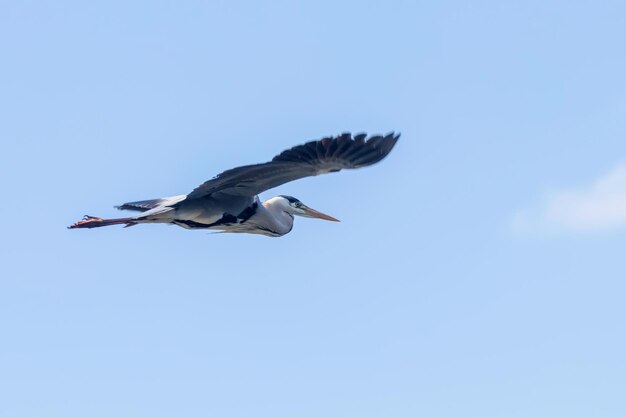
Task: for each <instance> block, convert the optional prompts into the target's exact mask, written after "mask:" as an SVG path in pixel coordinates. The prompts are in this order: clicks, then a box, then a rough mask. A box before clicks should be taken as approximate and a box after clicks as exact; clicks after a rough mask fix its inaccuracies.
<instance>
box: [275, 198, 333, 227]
mask: <svg viewBox="0 0 626 417" xmlns="http://www.w3.org/2000/svg"><path fill="white" fill-rule="evenodd" d="M272 200H273V201H272ZM270 201H272V203H274V204H276V205H278V206H279V207H280V208H281V209H282V210H283V211H285V212H287V213H289V214H291V215H294V216H302V217H311V218H314V219H322V220H330V221H331V222H338V221H339V220H337V219H335V218H334V217H332V216H329V215H328V214H324V213H320V212H319V211H317V210H314V209H312V208H311V207H308V206H306V205H305V204H304V203H303V202H302V201H300V200H298V199H297V198H295V197H291V196H289V195H279V196H278V197H274V198H272V199H271V200H270Z"/></svg>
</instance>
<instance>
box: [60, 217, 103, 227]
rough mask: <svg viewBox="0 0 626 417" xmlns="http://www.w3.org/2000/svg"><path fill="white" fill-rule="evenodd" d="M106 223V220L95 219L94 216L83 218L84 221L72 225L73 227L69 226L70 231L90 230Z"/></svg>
mask: <svg viewBox="0 0 626 417" xmlns="http://www.w3.org/2000/svg"><path fill="white" fill-rule="evenodd" d="M102 222H104V219H101V218H100V217H93V216H83V219H82V220H81V221H78V222H76V223H74V224H72V225H71V226H68V227H67V228H68V229H80V228H87V229H90V228H92V227H98V226H99V223H102Z"/></svg>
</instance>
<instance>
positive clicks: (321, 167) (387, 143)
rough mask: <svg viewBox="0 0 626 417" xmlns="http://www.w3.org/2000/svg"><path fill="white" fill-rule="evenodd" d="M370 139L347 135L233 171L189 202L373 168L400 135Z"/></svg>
mask: <svg viewBox="0 0 626 417" xmlns="http://www.w3.org/2000/svg"><path fill="white" fill-rule="evenodd" d="M366 136H367V135H365V134H358V135H355V136H354V137H352V135H351V134H350V133H344V134H342V135H341V136H337V137H334V138H324V139H321V140H318V141H313V142H308V143H305V144H304V145H300V146H296V147H294V148H291V149H288V150H286V151H284V152H283V153H281V154H280V155H277V156H275V157H274V159H272V160H271V161H270V162H266V163H264V164H256V165H246V166H242V167H238V168H233V169H229V170H227V171H224V172H222V173H221V174H219V175H218V176H216V177H215V178H213V179H211V180H209V181H207V182H205V183H204V184H202V185H200V186H199V187H198V188H196V189H195V190H193V191H192V192H191V193H190V194H189V195H188V196H187V199H194V198H202V197H205V196H208V195H211V194H215V193H223V194H227V195H232V196H254V195H257V194H260V193H261V192H263V191H265V190H269V189H270V188H274V187H277V186H279V185H281V184H284V183H287V182H289V181H294V180H297V179H300V178H304V177H310V176H314V175H320V174H325V173H327V172H337V171H341V170H342V169H352V168H361V167H365V166H368V165H372V164H375V163H376V162H378V161H380V160H381V159H383V158H384V157H385V156H387V155H388V154H389V152H391V149H392V148H393V147H394V145H395V144H396V142H397V141H398V138H399V137H400V134H394V133H393V132H392V133H389V134H387V135H385V136H372V137H370V138H369V139H367V140H366Z"/></svg>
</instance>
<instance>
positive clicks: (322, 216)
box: [304, 207, 339, 222]
mask: <svg viewBox="0 0 626 417" xmlns="http://www.w3.org/2000/svg"><path fill="white" fill-rule="evenodd" d="M304 212H305V213H306V214H307V215H308V217H313V218H316V219H322V220H328V221H331V222H338V221H339V220H337V219H335V218H334V217H332V216H329V215H328V214H324V213H320V212H319V211H317V210H313V209H312V208H310V207H307V208H305V209H304Z"/></svg>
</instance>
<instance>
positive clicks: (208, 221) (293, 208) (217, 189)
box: [68, 132, 400, 237]
mask: <svg viewBox="0 0 626 417" xmlns="http://www.w3.org/2000/svg"><path fill="white" fill-rule="evenodd" d="M399 137H400V134H394V133H393V132H392V133H389V134H387V135H385V136H380V135H377V136H371V137H369V138H367V135H366V134H358V135H354V136H352V135H351V134H350V133H344V134H342V135H340V136H336V137H328V138H324V139H320V140H317V141H312V142H308V143H305V144H304V145H299V146H295V147H293V148H291V149H288V150H286V151H284V152H282V153H281V154H279V155H277V156H275V157H274V158H273V159H272V160H271V161H270V162H266V163H263V164H256V165H245V166H241V167H238V168H233V169H229V170H227V171H224V172H222V173H221V174H219V175H217V176H216V177H215V178H213V179H210V180H208V181H206V182H205V183H203V184H202V185H200V186H199V187H197V188H196V189H194V190H193V191H192V192H191V193H189V194H187V195H178V196H174V197H164V198H157V199H154V200H143V201H133V202H130V203H124V204H122V205H121V206H117V208H118V209H120V210H130V211H136V212H140V214H137V215H136V216H131V217H123V218H117V219H101V218H99V217H92V216H84V217H83V219H82V220H81V221H78V222H76V223H74V224H72V225H71V226H69V227H68V229H84V228H88V229H90V228H94V227H102V226H111V225H115V224H120V225H121V224H123V225H125V227H129V226H134V225H137V224H143V223H167V224H175V225H178V226H181V227H184V228H186V229H212V230H217V231H221V232H228V233H254V234H261V235H265V236H273V237H278V236H283V235H285V234H287V233H289V232H290V231H291V229H292V227H293V221H294V216H301V217H311V218H316V219H323V220H330V221H335V222H338V221H339V220H337V219H335V218H334V217H331V216H329V215H327V214H324V213H321V212H319V211H317V210H314V209H312V208H310V207H308V206H306V205H305V204H304V203H302V202H301V201H300V200H298V199H297V198H294V197H291V196H287V195H280V196H277V197H273V198H270V199H269V200H266V201H263V202H261V200H260V199H259V196H258V194H260V193H262V192H263V191H266V190H269V189H271V188H274V187H277V186H279V185H281V184H285V183H287V182H290V181H294V180H297V179H300V178H305V177H310V176H315V175H320V174H325V173H328V172H338V171H341V170H342V169H354V168H361V167H365V166H369V165H373V164H375V163H376V162H378V161H380V160H382V159H383V158H384V157H386V156H387V155H388V154H389V152H391V149H393V147H394V145H395V144H396V142H397V141H398V138H399Z"/></svg>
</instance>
